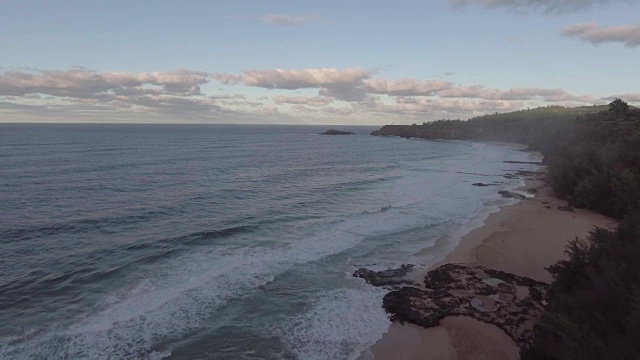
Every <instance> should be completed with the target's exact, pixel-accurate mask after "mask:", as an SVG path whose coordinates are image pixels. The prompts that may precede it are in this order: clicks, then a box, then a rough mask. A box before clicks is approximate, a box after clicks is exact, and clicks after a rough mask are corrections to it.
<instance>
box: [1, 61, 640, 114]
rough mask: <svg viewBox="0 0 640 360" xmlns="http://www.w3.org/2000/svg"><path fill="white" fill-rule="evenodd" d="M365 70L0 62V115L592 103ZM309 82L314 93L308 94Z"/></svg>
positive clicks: (391, 110)
mask: <svg viewBox="0 0 640 360" xmlns="http://www.w3.org/2000/svg"><path fill="white" fill-rule="evenodd" d="M372 73H373V71H369V70H365V69H362V68H346V69H336V68H308V69H262V70H255V69H252V70H246V71H244V72H243V73H241V74H225V73H208V72H199V71H191V70H187V69H178V70H175V71H168V72H141V73H133V72H114V71H111V72H97V71H93V70H89V69H85V68H81V67H74V68H71V69H69V70H34V69H22V70H6V71H4V72H1V71H0V101H2V102H3V103H5V104H12V105H11V106H8V105H4V106H3V109H2V111H1V112H2V113H5V114H6V113H7V111H9V110H10V109H11V111H12V116H13V114H15V113H17V112H20V111H22V112H23V113H25V114H27V113H28V114H36V113H37V114H38V115H42V116H48V115H46V114H47V113H48V112H52V113H55V114H59V116H60V117H61V118H63V119H64V117H63V115H62V114H64V112H65V111H67V112H69V113H73V114H74V115H70V116H75V117H76V118H78V116H77V114H79V113H84V114H89V115H87V116H91V119H93V117H92V116H94V115H95V113H105V114H106V113H111V114H114V115H113V116H115V117H120V118H122V119H124V120H123V121H126V119H127V117H126V116H125V114H131V115H132V118H141V117H144V116H148V117H149V118H152V119H153V118H156V117H158V118H161V117H164V118H165V119H171V118H172V119H181V120H182V119H187V120H188V119H195V120H193V121H199V120H198V119H205V120H206V121H209V120H212V121H223V120H224V121H229V120H228V119H231V118H232V117H233V118H235V119H238V121H242V122H255V121H256V120H255V119H262V118H264V119H271V120H270V121H271V122H273V121H274V120H273V119H275V120H276V121H280V120H279V119H280V117H282V118H283V119H285V118H286V121H293V119H294V118H293V117H290V116H289V115H288V114H296V113H298V114H301V113H304V114H309V116H306V117H305V118H306V119H309V118H313V116H320V117H321V116H325V117H329V118H333V117H334V116H349V117H350V119H355V118H359V117H360V118H359V119H361V120H363V121H365V120H366V121H369V122H371V121H373V122H375V121H377V120H375V119H387V118H389V117H393V116H398V117H399V119H401V120H402V121H409V120H407V119H411V121H416V120H418V119H420V117H421V118H422V120H423V121H424V120H428V119H435V118H443V117H457V118H464V117H469V116H474V115H479V114H482V113H487V112H495V111H511V110H516V109H519V108H522V107H526V106H536V105H542V104H545V103H547V104H548V103H553V104H576V103H589V102H591V103H593V102H596V100H595V99H594V98H593V97H592V96H589V95H574V94H571V93H568V92H566V91H564V90H562V89H557V88H552V89H547V88H532V87H512V88H509V89H493V88H487V87H484V86H481V85H472V86H464V85H460V84H455V83H453V82H450V81H446V80H443V79H426V80H424V79H414V78H403V79H387V78H384V77H376V78H372V77H371V76H372ZM214 80H215V81H218V82H220V83H222V84H226V85H233V84H243V85H245V86H250V87H255V88H262V89H267V90H272V89H277V93H276V94H274V95H273V96H272V97H271V101H272V103H271V102H269V103H270V105H266V104H265V103H263V102H259V101H254V100H253V99H254V98H257V100H269V98H267V97H266V96H264V95H263V94H264V93H266V91H265V90H263V91H262V92H263V94H256V95H255V96H249V95H246V94H239V93H238V91H230V93H226V92H225V90H224V86H223V89H222V91H221V92H219V93H218V92H216V93H213V94H204V93H203V92H202V91H201V86H202V85H204V84H206V83H208V82H210V81H214ZM227 89H228V88H227ZM313 90H315V91H316V92H317V93H316V94H312V93H310V92H311V91H313ZM296 93H297V94H296ZM634 96H636V97H634ZM625 97H626V98H627V99H628V100H627V101H634V100H633V99H637V98H638V97H637V95H633V94H631V95H625ZM623 98H624V97H623ZM598 101H602V100H598ZM34 109H35V110H34ZM38 109H39V110H40V112H38V111H37V110H38ZM43 114H44V115H43ZM118 114H119V115H118ZM127 116H128V115H127ZM402 116H407V117H406V118H404V119H403V118H402ZM216 119H220V120H216ZM354 121H355V120H354ZM385 121H386V120H385Z"/></svg>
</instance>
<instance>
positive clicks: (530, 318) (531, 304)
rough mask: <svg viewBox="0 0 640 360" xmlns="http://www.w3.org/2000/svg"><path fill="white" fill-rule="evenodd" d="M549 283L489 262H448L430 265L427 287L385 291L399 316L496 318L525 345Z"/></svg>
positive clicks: (431, 321)
mask: <svg viewBox="0 0 640 360" xmlns="http://www.w3.org/2000/svg"><path fill="white" fill-rule="evenodd" d="M548 289H549V286H548V285H547V284H545V283H542V282H538V281H535V280H533V279H530V278H526V277H522V276H517V275H514V274H510V273H506V272H503V271H498V270H493V269H489V268H486V267H483V266H466V265H462V264H446V265H442V266H440V267H438V268H437V269H435V270H432V271H430V272H429V273H428V274H427V275H426V276H425V278H424V288H419V287H413V286H412V287H402V288H400V289H398V290H396V291H392V292H390V293H389V294H387V295H386V296H385V297H384V301H383V306H384V308H385V309H386V311H387V312H388V313H389V314H391V315H392V319H393V320H394V321H400V322H405V321H407V322H410V323H413V324H415V325H419V326H423V327H433V326H436V325H438V324H439V323H440V320H441V319H443V318H444V317H446V316H470V317H472V318H474V319H477V320H479V321H482V322H486V323H490V324H494V325H496V326H498V327H499V328H501V329H502V330H503V331H504V332H505V333H506V334H507V335H509V336H510V337H511V338H512V339H513V340H514V341H515V342H516V344H517V345H518V346H519V347H520V349H521V351H524V350H526V349H528V348H529V347H530V346H531V343H532V341H533V325H534V323H535V321H536V320H537V319H538V317H539V316H540V315H541V314H542V312H543V310H544V306H545V304H546V300H545V299H546V296H547V291H548Z"/></svg>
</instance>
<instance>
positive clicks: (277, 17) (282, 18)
mask: <svg viewBox="0 0 640 360" xmlns="http://www.w3.org/2000/svg"><path fill="white" fill-rule="evenodd" d="M261 20H262V21H264V22H266V23H267V24H272V25H280V26H296V25H302V24H304V23H309V22H316V21H319V20H320V16H318V15H315V14H314V15H286V14H267V15H265V16H263V17H262V18H261Z"/></svg>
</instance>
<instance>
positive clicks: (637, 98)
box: [602, 93, 640, 103]
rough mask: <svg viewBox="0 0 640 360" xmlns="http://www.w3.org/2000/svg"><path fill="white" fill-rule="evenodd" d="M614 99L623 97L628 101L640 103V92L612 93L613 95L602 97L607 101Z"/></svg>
mask: <svg viewBox="0 0 640 360" xmlns="http://www.w3.org/2000/svg"><path fill="white" fill-rule="evenodd" d="M614 99H622V100H624V101H626V102H632V103H640V93H637V94H618V95H612V96H607V97H604V98H602V100H605V101H612V100H614Z"/></svg>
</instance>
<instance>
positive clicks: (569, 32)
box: [562, 23, 640, 47]
mask: <svg viewBox="0 0 640 360" xmlns="http://www.w3.org/2000/svg"><path fill="white" fill-rule="evenodd" d="M562 36H566V37H577V38H579V39H580V40H582V41H587V42H590V43H592V44H594V45H597V44H601V43H605V42H618V43H623V44H624V46H626V47H636V46H639V45H640V25H626V26H617V27H610V28H605V27H601V26H600V25H598V24H597V23H583V24H574V25H569V26H567V27H565V28H564V30H562Z"/></svg>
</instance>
